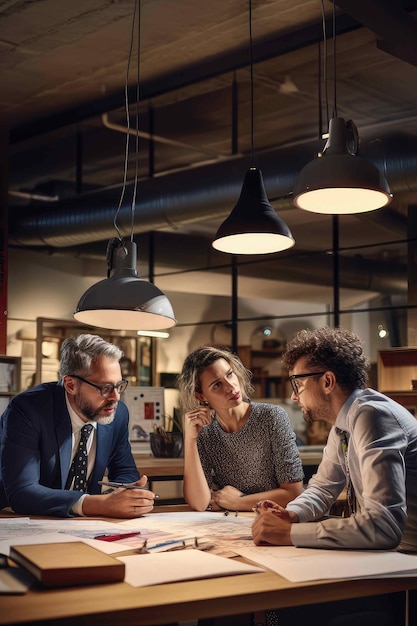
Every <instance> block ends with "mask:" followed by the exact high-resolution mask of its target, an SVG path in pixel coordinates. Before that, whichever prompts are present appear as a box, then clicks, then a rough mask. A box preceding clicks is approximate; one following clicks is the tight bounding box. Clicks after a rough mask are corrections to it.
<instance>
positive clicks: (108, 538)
mask: <svg viewBox="0 0 417 626" xmlns="http://www.w3.org/2000/svg"><path fill="white" fill-rule="evenodd" d="M137 535H140V531H137V532H134V533H124V534H123V535H97V537H94V539H99V541H120V540H121V539H127V538H128V537H137Z"/></svg>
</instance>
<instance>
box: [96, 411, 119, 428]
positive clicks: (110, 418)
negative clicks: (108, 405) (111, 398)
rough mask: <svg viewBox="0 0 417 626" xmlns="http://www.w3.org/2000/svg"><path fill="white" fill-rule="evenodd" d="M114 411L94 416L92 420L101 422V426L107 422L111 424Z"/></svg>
mask: <svg viewBox="0 0 417 626" xmlns="http://www.w3.org/2000/svg"><path fill="white" fill-rule="evenodd" d="M114 416H115V413H113V415H108V416H105V417H96V418H95V419H94V420H93V421H94V422H97V424H101V425H102V426H106V425H107V424H111V423H112V421H113V420H114Z"/></svg>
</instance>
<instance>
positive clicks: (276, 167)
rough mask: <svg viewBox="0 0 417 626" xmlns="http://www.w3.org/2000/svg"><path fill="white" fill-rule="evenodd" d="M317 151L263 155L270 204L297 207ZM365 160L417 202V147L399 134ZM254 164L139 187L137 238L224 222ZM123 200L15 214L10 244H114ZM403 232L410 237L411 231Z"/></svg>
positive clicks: (126, 215) (371, 147)
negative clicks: (301, 179) (300, 179)
mask: <svg viewBox="0 0 417 626" xmlns="http://www.w3.org/2000/svg"><path fill="white" fill-rule="evenodd" d="M408 143H409V140H408ZM314 153H317V142H310V143H309V144H307V145H305V144H304V145H303V146H295V147H288V148H285V149H284V148H280V149H279V150H271V151H268V152H264V153H262V154H260V155H259V156H258V159H257V160H258V165H259V167H260V169H261V170H262V172H263V177H264V181H265V187H266V189H267V193H268V196H269V199H270V200H271V202H273V204H274V206H275V207H276V208H277V210H278V211H279V210H280V209H283V208H286V209H288V208H291V209H293V205H292V202H291V200H290V198H289V196H290V194H291V191H292V188H293V185H294V182H295V179H296V176H297V174H298V172H299V171H300V169H301V168H302V167H303V165H305V163H306V162H307V161H309V160H310V159H311V157H312V155H313V154H314ZM361 154H362V155H363V156H365V157H367V158H370V159H371V160H372V161H373V162H374V163H375V164H376V165H377V166H378V167H380V168H382V169H383V170H385V173H386V177H387V179H388V182H389V185H390V187H391V191H392V192H393V194H394V197H395V198H398V197H400V196H401V197H404V198H405V201H406V202H407V203H413V202H415V200H416V198H417V152H416V150H415V146H408V145H407V143H406V140H405V138H404V137H402V136H400V135H397V136H388V137H386V138H384V139H383V140H379V141H378V142H376V143H375V142H374V143H369V144H367V145H364V146H363V147H362V150H361ZM248 166H249V163H248V159H247V158H246V157H244V158H242V157H239V158H237V159H231V160H229V161H225V162H222V163H214V164H212V165H208V166H205V167H199V168H192V169H189V170H186V171H183V172H176V173H174V174H167V175H165V176H161V177H155V178H152V179H148V180H144V181H141V182H140V186H139V194H138V202H137V209H136V215H135V217H136V223H135V227H134V232H135V234H138V233H143V232H148V231H155V230H159V229H161V228H166V227H167V226H169V227H172V229H173V230H176V229H177V228H179V227H180V226H181V224H187V223H191V222H198V221H201V220H207V219H211V218H218V219H219V222H220V221H221V220H222V219H223V218H224V217H225V216H226V215H227V214H228V212H230V210H231V208H232V207H233V205H234V204H235V202H236V200H237V198H238V196H239V193H240V189H241V185H242V181H243V176H244V173H245V171H246V168H247V167H248ZM129 191H130V189H129V188H128V189H127V191H126V194H125V202H124V204H123V206H122V207H121V210H120V214H119V217H118V225H119V228H120V231H121V233H122V235H128V234H129V232H130V217H131V206H130V198H131V194H130V193H129ZM119 196H120V189H119V188H118V187H113V188H109V189H106V190H100V191H97V192H90V193H87V194H82V195H79V196H75V197H73V198H71V199H69V200H65V201H62V202H57V203H56V204H53V205H52V206H51V205H50V204H48V206H47V207H46V206H45V207H44V206H42V205H40V206H39V205H37V206H36V205H31V207H30V210H27V211H25V212H22V211H19V212H18V211H16V212H14V213H12V214H11V215H10V221H9V240H10V243H13V244H17V245H22V246H53V247H66V246H72V245H79V244H84V243H89V242H94V241H101V240H104V239H109V238H110V237H113V236H114V234H115V232H114V227H113V218H114V215H115V210H116V207H117V205H118V202H119ZM294 210H298V209H295V208H294ZM366 219H373V220H374V221H375V224H376V225H378V222H379V214H378V212H375V213H373V214H368V215H367V218H366ZM403 234H404V236H405V235H406V231H404V233H403Z"/></svg>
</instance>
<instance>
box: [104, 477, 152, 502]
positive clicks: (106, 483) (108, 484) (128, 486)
mask: <svg viewBox="0 0 417 626" xmlns="http://www.w3.org/2000/svg"><path fill="white" fill-rule="evenodd" d="M98 484H99V485H103V486H104V487H113V489H142V491H149V489H146V488H145V487H140V486H139V485H132V484H130V483H115V482H112V481H107V480H99V481H98ZM155 498H159V495H158V494H157V493H156V494H155Z"/></svg>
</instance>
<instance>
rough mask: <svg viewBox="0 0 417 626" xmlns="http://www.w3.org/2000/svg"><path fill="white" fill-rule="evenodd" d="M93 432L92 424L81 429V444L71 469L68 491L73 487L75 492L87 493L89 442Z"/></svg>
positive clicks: (67, 485)
mask: <svg viewBox="0 0 417 626" xmlns="http://www.w3.org/2000/svg"><path fill="white" fill-rule="evenodd" d="M92 430H93V426H92V425H91V424H86V425H85V426H83V427H82V429H81V438H80V443H79V444H78V448H77V450H76V452H75V455H74V459H73V461H72V464H71V467H70V471H69V474H68V478H67V484H66V486H65V488H66V489H71V485H72V489H73V490H74V491H85V490H86V488H87V465H88V454H87V441H88V438H89V436H90V434H91V431H92ZM73 481H74V483H73ZM72 483H73V484H72Z"/></svg>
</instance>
